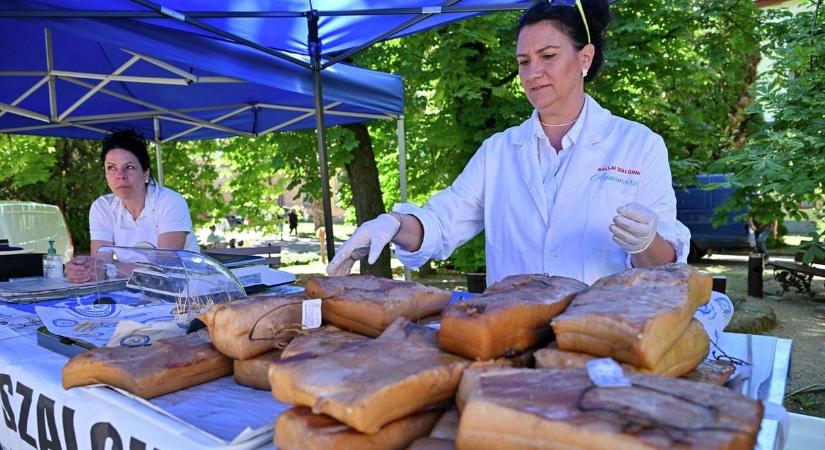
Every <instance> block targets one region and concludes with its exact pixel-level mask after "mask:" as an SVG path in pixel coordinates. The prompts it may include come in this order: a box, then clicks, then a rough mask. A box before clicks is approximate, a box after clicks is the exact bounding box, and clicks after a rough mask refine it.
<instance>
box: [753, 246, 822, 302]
mask: <svg viewBox="0 0 825 450" xmlns="http://www.w3.org/2000/svg"><path fill="white" fill-rule="evenodd" d="M804 256H805V253H803V252H797V253H796V255H794V262H784V261H771V262H769V263H768V264H767V266H768V267H773V277H774V279H776V281H777V282H779V284H780V285H781V286H782V293H781V294H779V295H784V294H785V292H786V291H788V290H789V289H791V288H794V289H796V292H799V293H800V294H801V293H803V292H807V293H808V295H810V296H811V297H813V296H814V292H813V291H811V281H812V280H813V278H814V277H822V278H825V267H823V266H822V265H823V264H825V261H823V260H821V259H815V260H814V261H813V262H812V263H811V264H805V263H804V262H803V260H802V258H803V257H804Z"/></svg>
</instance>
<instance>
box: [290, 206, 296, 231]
mask: <svg viewBox="0 0 825 450" xmlns="http://www.w3.org/2000/svg"><path fill="white" fill-rule="evenodd" d="M293 231H294V232H295V236H298V213H297V212H295V210H294V209H290V210H289V234H292V232H293Z"/></svg>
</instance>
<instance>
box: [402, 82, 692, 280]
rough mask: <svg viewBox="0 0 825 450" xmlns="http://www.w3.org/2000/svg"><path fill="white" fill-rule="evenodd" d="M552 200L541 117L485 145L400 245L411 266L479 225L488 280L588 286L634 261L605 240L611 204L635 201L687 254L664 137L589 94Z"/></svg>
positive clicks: (410, 210)
mask: <svg viewBox="0 0 825 450" xmlns="http://www.w3.org/2000/svg"><path fill="white" fill-rule="evenodd" d="M585 97H586V99H585V106H584V107H585V108H586V111H585V112H584V113H583V114H582V115H581V117H582V118H583V119H582V120H584V123H583V126H582V129H581V134H580V135H579V138H578V139H577V142H576V144H575V147H574V148H573V153H572V154H571V155H570V161H569V162H568V164H567V168H566V170H565V173H564V178H563V181H562V183H561V184H560V186H559V190H558V191H557V193H556V200H555V203H553V202H552V201H551V202H549V203H548V202H547V201H546V199H545V191H544V185H543V182H542V175H541V173H540V168H539V157H538V152H537V148H538V147H537V145H538V144H537V138H536V136H535V133H533V132H532V130H533V129H534V128H533V127H534V125H535V123H534V122H533V121H536V120H538V116H537V113H536V112H534V113H533V116H532V117H531V118H530V119H528V120H527V121H525V122H524V123H522V124H521V125H519V126H516V127H513V128H510V129H508V130H506V131H504V132H501V133H497V134H495V135H493V136H492V137H490V138H488V139H487V140H486V141H484V144H482V146H481V148H480V149H479V150H478V151H477V152H476V154H475V155H474V156H473V157H472V159H471V160H470V162H469V163H468V164H467V166H466V167H465V168H464V171H463V172H462V173H461V174H460V175H459V176H458V178H456V180H455V181H454V182H453V184H452V186H450V187H448V188H446V189H444V190H443V191H441V192H439V193H437V194H436V195H434V196H433V197H432V198H431V199H430V200H429V201H428V202H427V204H425V205H424V206H423V207H418V206H416V205H414V204H410V203H404V204H398V205H396V206H395V208H394V210H395V211H399V212H402V213H407V214H413V215H415V216H416V217H418V219H419V220H420V221H421V223H422V225H423V227H424V241H423V243H422V245H421V248H420V249H419V250H418V251H417V252H406V251H403V250H401V249H398V250H397V252H396V253H397V255H398V258H399V259H400V260H401V261H402V262H403V263H404V264H405V265H406V266H408V267H412V268H417V267H420V266H421V265H422V264H424V263H425V262H426V261H427V260H428V259H430V258H435V259H446V258H447V257H449V256H450V254H451V253H452V252H453V250H455V249H456V248H457V247H458V246H460V245H461V244H463V243H464V242H466V241H468V240H469V239H471V238H472V237H473V236H475V235H476V234H478V232H480V231H481V230H482V228H483V229H484V230H485V238H486V242H485V244H486V256H487V284H488V285H489V284H492V283H495V282H497V281H499V280H501V279H502V278H504V277H506V276H508V275H513V274H525V273H546V274H549V275H559V276H565V277H570V278H575V279H577V280H581V281H583V282H585V283H588V284H592V283H593V282H594V281H596V280H598V279H599V278H601V277H604V276H606V275H610V274H613V273H616V272H620V271H622V270H624V269H626V268H628V267H630V258H629V256H628V254H627V253H626V252H625V251H624V250H623V249H622V248H621V247H619V246H618V245H617V244H616V243H614V242H613V240H612V239H611V236H612V234H611V233H610V230H609V229H608V226H609V225H610V224H611V223H612V221H613V217H614V216H615V215H616V214H617V213H616V209H617V208H618V207H620V206H623V205H625V204H627V203H630V202H636V203H639V204H641V205H643V206H645V207H647V208H649V209H651V210H653V211H655V212H656V213H657V214H658V215H659V227H658V233H659V234H660V235H661V236H662V237H663V238H664V239H665V240H667V241H668V242H670V243H671V244H672V245H673V247H674V249H675V250H676V258H677V261H679V262H685V261H686V259H687V254H688V249H689V243H690V232H689V231H688V229H687V228H686V227H685V226H684V225H682V224H681V223H680V222H679V221H677V220H676V196H675V194H674V192H673V186H672V184H671V183H672V182H671V175H670V166H669V164H668V157H667V149H666V148H665V144H664V141H663V140H662V138H661V137H660V136H659V135H657V134H655V133H653V132H652V131H651V130H650V129H648V128H647V127H645V126H644V125H641V124H639V123H636V122H632V121H629V120H626V119H622V118H620V117H616V116H613V115H612V114H611V113H610V111H608V110H606V109H604V108H602V107H601V106H599V104H598V103H596V101H595V100H593V99H592V98H591V97H590V96H585Z"/></svg>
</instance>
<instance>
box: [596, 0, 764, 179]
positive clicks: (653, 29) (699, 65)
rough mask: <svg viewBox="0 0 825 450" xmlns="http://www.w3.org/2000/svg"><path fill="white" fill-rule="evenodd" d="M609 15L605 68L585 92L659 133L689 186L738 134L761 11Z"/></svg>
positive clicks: (636, 6)
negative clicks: (691, 180)
mask: <svg viewBox="0 0 825 450" xmlns="http://www.w3.org/2000/svg"><path fill="white" fill-rule="evenodd" d="M612 10H613V13H614V21H613V23H612V25H611V26H610V27H609V28H608V31H609V32H608V48H607V51H606V55H605V66H604V69H603V72H602V74H601V76H600V77H599V78H597V79H596V80H595V82H594V83H592V85H591V86H589V87H587V89H588V91H589V92H590V94H591V95H593V96H594V97H595V98H596V99H597V100H599V102H600V103H601V104H602V105H603V106H604V107H606V108H607V109H609V110H611V112H613V114H616V115H618V116H622V117H625V118H627V119H630V120H635V121H637V122H640V123H643V124H645V125H647V126H648V127H650V128H651V129H652V130H653V131H655V132H656V133H658V134H660V135H661V136H662V137H663V138H664V140H665V143H666V144H667V147H668V150H669V154H670V162H671V168H672V171H673V175H674V178H675V179H677V180H681V181H687V180H688V179H689V178H692V177H694V176H695V175H697V174H698V173H701V172H704V171H705V170H706V169H707V167H708V165H709V164H710V163H711V162H713V161H714V160H716V159H718V158H719V157H720V156H721V155H722V154H723V153H724V151H725V150H726V149H727V148H729V147H730V146H731V145H732V143H733V141H734V139H735V138H736V136H738V134H739V128H740V126H741V124H740V123H739V122H737V121H736V120H735V119H736V117H737V111H739V110H741V109H742V108H743V107H744V106H745V104H743V102H744V103H747V93H748V87H749V83H750V82H751V81H752V79H753V72H754V71H755V68H756V63H757V62H758V50H759V39H760V37H761V36H760V34H759V30H760V26H761V25H760V21H759V18H760V14H759V11H758V10H757V9H756V7H755V6H754V2H753V1H752V0H709V1H684V0H656V1H649V0H624V1H621V2H616V3H614V4H613V5H612ZM743 97H744V99H743Z"/></svg>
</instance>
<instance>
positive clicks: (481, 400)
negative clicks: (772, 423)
mask: <svg viewBox="0 0 825 450" xmlns="http://www.w3.org/2000/svg"><path fill="white" fill-rule="evenodd" d="M502 370H503V371H504V372H502V373H497V372H496V371H490V372H487V373H486V374H484V375H483V376H482V377H481V380H480V381H479V384H478V386H477V387H476V389H475V390H474V391H473V393H472V395H470V397H469V399H468V402H467V405H466V406H465V408H464V411H463V412H462V414H461V422H460V424H459V428H458V437H457V439H456V448H458V449H501V448H507V449H520V448H531V449H534V448H546V449H571V448H577V449H606V448H611V449H612V448H621V449H654V448H655V449H688V448H701V449H727V450H739V449H743V450H744V449H751V448H753V446H754V445H755V443H756V435H757V432H758V431H759V425H760V422H761V419H762V404H761V403H760V402H759V401H757V400H754V399H751V398H748V397H745V396H743V395H741V394H739V393H736V392H734V391H732V390H730V389H727V388H724V387H720V386H714V385H712V384H707V383H696V382H693V381H687V380H682V379H678V378H667V377H659V376H652V375H643V374H639V373H625V376H626V377H627V378H628V379H629V380H630V382H631V383H632V386H630V387H601V388H600V387H595V386H594V385H593V384H592V383H591V381H590V379H589V378H588V376H587V372H586V370H585V369H558V370H556V369H533V370H530V369H502Z"/></svg>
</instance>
